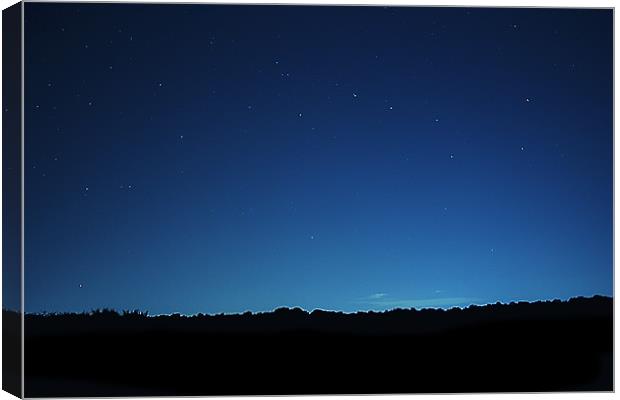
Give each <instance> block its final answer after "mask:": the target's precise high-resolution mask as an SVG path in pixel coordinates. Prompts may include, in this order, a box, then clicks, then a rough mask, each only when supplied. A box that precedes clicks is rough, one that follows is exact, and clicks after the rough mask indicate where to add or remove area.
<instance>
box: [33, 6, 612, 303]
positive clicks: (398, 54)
mask: <svg viewBox="0 0 620 400" xmlns="http://www.w3.org/2000/svg"><path fill="white" fill-rule="evenodd" d="M25 27H26V29H25V40H26V54H25V73H26V88H25V90H26V92H25V107H26V114H25V116H26V125H25V141H26V158H25V167H26V188H25V190H26V194H25V196H26V199H25V201H26V215H25V218H26V225H25V237H26V247H25V268H26V270H25V278H26V282H25V289H26V292H25V296H26V299H25V301H26V304H25V305H26V310H27V311H43V310H47V311H67V310H76V311H82V310H90V309H92V308H96V307H112V308H117V309H134V308H139V309H143V310H149V311H150V312H151V313H166V312H173V311H179V312H182V313H195V312H207V313H215V312H240V311H244V310H252V311H261V310H269V309H273V308H275V307H278V306H301V307H303V308H306V309H314V308H326V309H335V310H344V311H353V310H358V309H387V308H394V307H411V306H415V307H424V306H441V307H447V306H452V305H467V304H469V303H486V302H495V301H504V302H507V301H511V300H520V299H525V300H535V299H550V298H568V297H571V296H577V295H592V294H604V295H611V294H612V268H613V267H612V157H613V154H612V151H613V149H612V139H613V133H612V74H613V71H612V11H611V10H568V9H562V10H559V9H508V8H504V9H480V8H478V9H475V8H470V9H467V8H384V7H291V6H213V5H144V4H133V5H128V4H124V5H111V4H60V3H55V4H42V3H27V4H26V18H25Z"/></svg>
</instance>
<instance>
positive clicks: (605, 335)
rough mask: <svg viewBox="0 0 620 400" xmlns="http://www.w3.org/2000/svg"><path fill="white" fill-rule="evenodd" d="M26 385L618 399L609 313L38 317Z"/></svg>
mask: <svg viewBox="0 0 620 400" xmlns="http://www.w3.org/2000/svg"><path fill="white" fill-rule="evenodd" d="M6 313H7V312H5V314H6ZM5 316H6V315H5ZM8 317H10V316H8ZM12 317H13V319H15V320H18V316H17V314H14V315H13V316H12ZM9 319H10V318H9ZM9 319H5V321H7V322H8V321H9ZM25 374H26V375H25V386H26V387H25V393H26V396H27V397H45V396H53V397H62V396H88V397H91V396H118V395H123V396H138V395H140V396H145V395H233V394H238V395H241V394H320V393H399V392H400V393H422V392H489V391H490V392H515V391H526V392H539V391H572V390H586V391H611V390H613V299H612V298H609V297H602V296H594V297H591V298H583V297H579V298H573V299H571V300H569V301H559V300H555V301H544V302H534V303H526V302H519V303H510V304H499V303H497V304H493V305H487V306H470V307H468V308H465V309H456V308H455V309H451V310H445V311H444V310H430V309H426V310H419V311H417V310H400V309H399V310H393V311H389V312H381V313H375V312H368V313H366V312H364V313H355V314H344V313H337V312H326V311H313V312H311V313H308V312H306V311H303V310H301V309H278V310H276V311H274V312H270V313H258V314H251V313H245V314H238V315H215V316H209V315H201V314H200V315H197V316H191V317H186V316H182V315H170V316H157V317H152V316H146V315H144V314H141V313H137V312H133V313H124V314H120V315H119V314H118V313H116V312H114V311H106V310H103V311H97V312H93V313H88V314H52V315H50V314H46V315H34V314H29V315H26V319H25Z"/></svg>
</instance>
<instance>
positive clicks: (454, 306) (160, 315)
mask: <svg viewBox="0 0 620 400" xmlns="http://www.w3.org/2000/svg"><path fill="white" fill-rule="evenodd" d="M596 297H603V298H608V299H612V300H613V299H614V296H613V295H603V294H592V295H589V296H584V295H578V296H571V297H568V298H564V299H562V298H557V297H556V298H547V299H537V300H523V299H520V300H511V301H510V302H503V301H499V300H497V301H495V302H485V303H469V304H468V305H466V306H465V305H461V306H459V305H453V306H444V307H442V306H440V307H421V308H416V307H393V308H386V309H382V310H379V309H365V310H362V309H360V310H357V311H343V310H334V309H325V308H320V307H317V308H313V309H312V310H309V309H305V308H303V307H301V306H292V305H288V306H287V305H281V306H277V307H275V308H273V309H271V310H260V311H252V310H245V311H238V312H219V313H204V312H196V313H191V314H190V313H181V312H178V311H174V312H170V313H158V314H150V313H149V311H148V310H140V309H133V310H131V309H122V310H119V309H114V308H106V307H103V308H93V309H91V310H90V311H86V310H83V311H51V312H48V311H40V312H26V311H24V312H23V313H21V312H18V311H16V310H10V309H7V308H4V307H2V311H3V312H5V311H8V312H15V313H19V314H23V315H35V316H48V315H90V314H94V313H96V312H101V311H107V312H113V313H116V314H118V315H119V316H123V313H128V314H142V315H143V316H145V317H166V316H168V317H170V316H175V315H178V316H182V317H197V316H234V315H244V314H248V313H250V314H251V315H258V314H270V313H274V312H275V311H278V310H282V309H286V310H289V311H290V310H301V311H303V312H305V313H307V314H312V313H313V312H315V311H322V312H329V313H336V314H346V315H354V314H360V313H366V314H369V313H376V314H382V313H388V312H392V311H397V310H405V311H413V310H415V311H422V310H441V311H446V310H453V309H460V310H464V309H467V308H470V307H472V306H475V307H486V306H491V305H498V304H499V305H511V304H519V303H528V304H534V303H541V302H542V303H552V302H556V301H559V302H562V303H567V302H569V301H571V300H574V299H593V298H596Z"/></svg>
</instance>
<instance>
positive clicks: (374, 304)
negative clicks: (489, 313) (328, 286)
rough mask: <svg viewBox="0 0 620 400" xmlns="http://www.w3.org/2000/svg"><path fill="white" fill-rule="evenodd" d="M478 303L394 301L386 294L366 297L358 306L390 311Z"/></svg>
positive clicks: (445, 299)
mask: <svg viewBox="0 0 620 400" xmlns="http://www.w3.org/2000/svg"><path fill="white" fill-rule="evenodd" d="M478 301H480V299H479V298H475V297H435V298H427V299H396V298H391V297H389V296H388V295H387V293H375V294H372V295H370V296H368V297H367V298H366V299H364V300H362V301H358V302H357V303H359V304H364V305H366V306H367V307H368V308H371V309H382V310H386V309H392V308H417V309H421V308H450V307H458V306H468V305H470V304H474V303H476V302H478Z"/></svg>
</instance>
